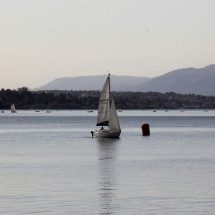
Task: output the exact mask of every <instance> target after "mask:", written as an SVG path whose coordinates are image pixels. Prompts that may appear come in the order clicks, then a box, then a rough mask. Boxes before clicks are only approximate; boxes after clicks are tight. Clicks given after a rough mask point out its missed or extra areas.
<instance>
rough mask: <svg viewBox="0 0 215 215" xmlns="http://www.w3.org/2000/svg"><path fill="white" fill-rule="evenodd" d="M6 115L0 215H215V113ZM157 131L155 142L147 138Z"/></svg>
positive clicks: (1, 125)
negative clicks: (114, 131) (103, 131)
mask: <svg viewBox="0 0 215 215" xmlns="http://www.w3.org/2000/svg"><path fill="white" fill-rule="evenodd" d="M119 117H120V124H121V127H122V134H121V138H120V139H117V140H114V139H96V138H91V134H90V131H91V130H93V129H94V128H95V123H96V111H94V112H93V113H88V112H87V111H52V112H51V113H46V112H45V111H41V112H35V111H18V113H17V114H11V113H9V112H7V111H5V113H0V214H2V215H10V214H11V215H13V214H20V215H24V214H28V215H29V214H42V215H61V214H63V215H67V214H68V215H71V214H75V215H83V214H86V215H91V214H92V215H95V214H100V215H101V214H110V215H111V214H122V215H132V214H150V215H151V214H152V215H153V214H155V215H157V214H159V215H161V214H162V215H172V214H174V215H175V214H183V215H186V214H192V215H193V214H195V215H200V214H201V215H205V214H215V111H213V110H209V111H207V112H206V111H203V110H200V111H186V110H185V111H180V110H176V111H168V112H167V111H163V110H161V111H157V112H153V111H123V112H120V113H119ZM146 122H147V123H149V124H150V128H151V136H149V137H143V136H141V129H140V126H141V124H143V123H146Z"/></svg>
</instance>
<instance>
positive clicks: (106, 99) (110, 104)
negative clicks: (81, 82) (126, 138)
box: [91, 74, 121, 138]
mask: <svg viewBox="0 0 215 215" xmlns="http://www.w3.org/2000/svg"><path fill="white" fill-rule="evenodd" d="M96 126H101V128H100V129H96V130H95V131H92V132H91V133H92V136H93V135H94V136H95V137H101V138H119V136H120V134H121V129H120V124H119V119H118V116H117V111H116V106H115V102H114V98H113V96H111V95H110V74H108V77H107V79H106V81H105V84H104V86H103V90H102V92H101V96H100V100H99V107H98V116H97V124H96ZM103 126H107V127H105V128H104V127H103Z"/></svg>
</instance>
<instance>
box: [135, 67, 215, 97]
mask: <svg viewBox="0 0 215 215" xmlns="http://www.w3.org/2000/svg"><path fill="white" fill-rule="evenodd" d="M214 83H215V65H209V66H206V67H204V68H200V69H196V68H185V69H178V70H175V71H172V72H169V73H166V74H164V75H162V76H159V77H156V78H153V79H151V80H148V81H147V82H145V83H142V84H140V85H138V86H136V88H135V89H134V90H135V91H141V92H149V91H153V92H161V93H165V92H175V93H182V94H199V95H215V84H214Z"/></svg>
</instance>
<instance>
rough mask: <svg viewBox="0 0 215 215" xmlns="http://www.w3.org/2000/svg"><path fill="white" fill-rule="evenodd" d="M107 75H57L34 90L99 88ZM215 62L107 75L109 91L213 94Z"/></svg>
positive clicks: (214, 88) (214, 92)
mask: <svg viewBox="0 0 215 215" xmlns="http://www.w3.org/2000/svg"><path fill="white" fill-rule="evenodd" d="M106 77H107V75H94V76H76V77H63V78H57V79H55V80H53V81H51V82H49V83H48V84H45V85H43V86H41V87H39V88H36V89H34V91H35V90H101V89H102V86H103V84H104V80H105V78H106ZM214 83H215V64H211V65H208V66H206V67H203V68H194V67H189V68H182V69H176V70H173V71H170V72H167V73H165V74H163V75H160V76H157V77H154V78H148V77H137V76H128V75H122V76H119V75H111V84H112V86H111V89H112V91H133V92H135V91H137V92H160V93H166V92H174V93H181V94H199V95H209V96H210V95H212V96H214V95H215V84H214Z"/></svg>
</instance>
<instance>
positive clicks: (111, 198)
mask: <svg viewBox="0 0 215 215" xmlns="http://www.w3.org/2000/svg"><path fill="white" fill-rule="evenodd" d="M119 141H120V140H119V139H107V138H99V139H97V143H98V144H97V148H98V180H99V200H100V211H99V214H115V212H116V210H117V208H118V207H117V203H116V181H117V175H116V167H117V164H116V161H117V159H116V157H117V148H118V143H119Z"/></svg>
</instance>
